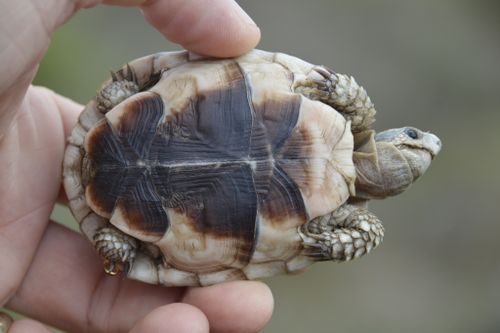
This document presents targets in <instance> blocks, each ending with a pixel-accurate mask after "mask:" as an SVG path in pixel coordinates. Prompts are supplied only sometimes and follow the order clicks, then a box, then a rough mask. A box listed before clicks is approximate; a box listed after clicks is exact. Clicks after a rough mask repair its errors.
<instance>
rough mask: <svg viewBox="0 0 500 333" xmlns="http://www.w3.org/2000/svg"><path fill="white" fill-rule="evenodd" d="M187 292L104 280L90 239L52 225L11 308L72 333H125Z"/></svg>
mask: <svg viewBox="0 0 500 333" xmlns="http://www.w3.org/2000/svg"><path fill="white" fill-rule="evenodd" d="M183 293H184V288H164V287H159V286H152V285H147V284H143V283H139V282H135V281H131V280H124V279H121V278H120V277H110V276H107V275H105V274H104V271H103V269H102V264H101V260H100V258H98V257H97V255H96V254H95V252H94V250H93V249H92V248H91V244H90V243H89V242H88V241H87V240H86V239H84V238H83V237H81V236H80V235H79V234H77V233H75V232H73V231H70V230H69V229H67V228H65V227H63V226H61V225H58V224H54V223H52V224H49V227H48V228H47V231H46V233H45V235H44V237H43V239H42V241H41V243H40V245H39V247H38V250H37V252H36V256H35V258H34V259H33V262H32V265H31V266H30V269H29V271H28V272H27V273H26V276H25V278H24V280H23V282H22V284H21V286H20V287H19V288H18V290H17V292H16V293H15V295H14V296H13V297H12V298H11V300H10V301H9V302H8V303H7V306H8V307H9V308H11V309H12V310H14V311H17V312H20V313H23V314H25V315H26V316H28V317H30V318H35V319H37V320H40V321H41V322H44V323H47V324H50V325H52V326H55V327H58V328H61V329H64V330H67V331H70V332H94V333H98V332H126V331H128V330H130V328H131V327H133V325H134V324H135V323H136V322H137V321H138V320H139V319H140V318H143V317H145V316H146V315H147V314H148V313H149V312H150V311H152V310H153V309H155V308H158V307H160V306H162V305H165V304H169V303H175V302H177V301H179V300H180V299H181V298H182V295H183ZM41 304H43V306H40V305H41Z"/></svg>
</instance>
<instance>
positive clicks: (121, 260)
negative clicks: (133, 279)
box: [94, 227, 137, 275]
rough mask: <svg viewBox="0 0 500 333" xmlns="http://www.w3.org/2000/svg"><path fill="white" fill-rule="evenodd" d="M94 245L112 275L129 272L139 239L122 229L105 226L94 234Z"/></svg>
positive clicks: (105, 268)
mask: <svg viewBox="0 0 500 333" xmlns="http://www.w3.org/2000/svg"><path fill="white" fill-rule="evenodd" d="M94 246H95V249H96V250H97V253H99V255H100V256H101V258H102V259H103V261H104V271H105V272H106V273H108V274H110V275H116V274H118V273H121V272H128V270H129V268H130V267H131V266H132V263H133V261H134V258H135V256H136V253H137V241H136V240H135V239H134V238H132V237H130V236H128V235H126V234H124V233H123V232H121V231H120V230H118V229H116V228H111V227H104V228H102V229H100V230H99V231H98V232H97V233H96V234H95V235H94Z"/></svg>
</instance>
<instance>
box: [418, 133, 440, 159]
mask: <svg viewBox="0 0 500 333" xmlns="http://www.w3.org/2000/svg"><path fill="white" fill-rule="evenodd" d="M422 141H423V148H425V150H427V151H428V152H429V153H430V154H431V157H432V158H434V157H436V156H437V154H439V152H440V151H441V147H442V144H441V140H440V139H439V138H438V137H437V136H436V135H434V134H432V133H425V134H424V137H423V140H422Z"/></svg>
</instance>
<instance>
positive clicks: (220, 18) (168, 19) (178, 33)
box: [142, 0, 260, 57]
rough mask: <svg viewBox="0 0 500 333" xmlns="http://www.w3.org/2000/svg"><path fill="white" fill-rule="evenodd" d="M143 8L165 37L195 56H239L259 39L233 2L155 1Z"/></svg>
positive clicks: (214, 0)
mask: <svg viewBox="0 0 500 333" xmlns="http://www.w3.org/2000/svg"><path fill="white" fill-rule="evenodd" d="M142 9H143V11H144V16H145V17H146V19H147V20H148V21H149V22H150V23H151V24H152V25H153V26H154V27H155V28H156V29H158V30H159V31H160V32H161V33H162V34H163V35H165V37H167V38H168V39H169V40H171V41H173V42H176V43H179V44H180V45H182V46H183V47H184V48H186V49H188V50H191V51H194V52H197V53H202V54H207V55H211V56H216V57H232V56H238V55H241V54H243V53H245V52H247V51H249V50H251V49H252V48H254V47H255V46H256V45H257V43H258V42H259V39H260V30H259V28H258V27H257V26H256V25H255V23H254V22H253V21H252V19H251V18H250V17H249V16H248V15H247V14H246V13H245V12H244V11H243V10H242V9H241V8H240V7H239V6H238V4H237V3H236V2H235V1H233V0H201V1H200V0H156V1H147V2H145V4H144V5H143V6H142Z"/></svg>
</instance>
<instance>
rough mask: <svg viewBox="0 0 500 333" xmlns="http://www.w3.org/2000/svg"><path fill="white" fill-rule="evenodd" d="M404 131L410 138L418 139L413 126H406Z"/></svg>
mask: <svg viewBox="0 0 500 333" xmlns="http://www.w3.org/2000/svg"><path fill="white" fill-rule="evenodd" d="M405 133H406V135H408V136H409V137H410V138H412V139H418V133H417V131H415V130H414V129H413V128H407V129H406V130H405Z"/></svg>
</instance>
